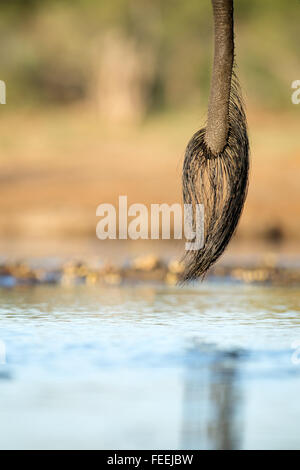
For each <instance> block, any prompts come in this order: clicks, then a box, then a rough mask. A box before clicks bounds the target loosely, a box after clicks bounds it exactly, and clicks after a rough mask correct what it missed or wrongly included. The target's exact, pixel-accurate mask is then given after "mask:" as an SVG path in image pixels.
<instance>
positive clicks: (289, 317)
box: [0, 283, 300, 449]
mask: <svg viewBox="0 0 300 470" xmlns="http://www.w3.org/2000/svg"><path fill="white" fill-rule="evenodd" d="M298 348H299V354H298ZM299 392H300V295H299V290H298V289H296V288H275V287H255V286H247V285H242V284H228V285H226V284H224V285H223V284H219V283H218V284H216V283H206V284H205V283H204V284H202V285H201V286H198V287H193V288H189V287H185V288H177V287H165V286H151V285H149V286H139V287H138V286H135V287H129V286H127V287H124V286H123V287H109V288H104V287H88V286H83V285H81V286H68V287H58V286H36V287H32V286H31V287H15V288H13V289H5V288H3V289H1V290H0V416H1V418H0V448H2V449H3V448H4V449H8V448H13V449H15V448H17V449H20V448H21V449H28V448H31V449H32V448H33V449H37V448H42V449H46V448H50V449H53V448H55V449H64V448H68V449H70V448H80V449H91V448H93V449H95V448H100V449H101V448H102V449H110V448H111V449H116V448H117V449H130V448H131V449H139V448H141V449H145V448H150V449H159V448H161V449H162V448H165V449H166V448H167V449H177V448H181V449H190V448H192V449H232V448H233V449H236V448H241V449H259V448H263V449H264V448H267V449H271V448H272V449H281V448H288V449H299V448H300V432H299V431H300V429H299V428H300V424H299V423H300V403H299Z"/></svg>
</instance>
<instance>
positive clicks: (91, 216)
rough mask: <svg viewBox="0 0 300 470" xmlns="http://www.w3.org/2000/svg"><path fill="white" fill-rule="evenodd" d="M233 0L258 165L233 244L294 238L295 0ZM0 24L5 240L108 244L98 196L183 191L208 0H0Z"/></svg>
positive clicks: (0, 222) (168, 195)
mask: <svg viewBox="0 0 300 470" xmlns="http://www.w3.org/2000/svg"><path fill="white" fill-rule="evenodd" d="M234 3H235V35H236V62H237V66H238V75H239V78H240V81H241V85H242V90H243V95H244V100H245V103H246V109H247V117H248V123H249V135H250V143H251V174H250V185H249V193H248V197H247V201H246V206H245V210H244V213H243V216H242V218H241V222H240V224H239V228H238V231H237V235H236V237H235V239H234V241H233V243H231V244H230V247H229V250H230V249H231V248H234V247H235V244H236V242H238V241H241V240H247V242H248V241H249V242H251V243H253V242H254V243H257V241H258V240H260V241H261V240H265V241H266V240H267V241H270V240H271V241H272V240H274V241H277V242H282V241H288V242H289V243H294V244H296V247H294V248H293V249H294V250H297V251H300V250H299V240H300V218H299V213H300V187H299V171H300V145H299V113H300V105H298V106H297V105H295V104H292V101H291V95H292V91H293V90H292V89H291V84H292V82H293V81H294V80H297V79H300V60H299V58H300V48H299V18H300V2H299V0H289V1H288V2H287V1H285V0H235V2H234ZM0 35H1V37H0V64H1V68H0V79H1V80H4V81H5V82H6V88H7V104H6V105H1V106H0V152H1V159H0V177H1V190H0V241H1V243H2V247H3V248H2V252H5V253H7V252H9V250H10V251H11V252H16V250H19V252H22V249H23V248H22V246H23V245H22V243H23V242H24V240H26V239H30V240H34V249H35V250H36V249H37V246H38V243H37V240H38V241H39V242H41V240H42V239H44V240H46V242H45V247H46V248H45V250H46V251H47V250H48V247H49V246H50V245H49V244H48V241H49V239H51V240H54V239H59V240H60V241H61V240H62V239H63V240H64V241H66V240H67V241H68V242H69V240H71V239H74V237H77V239H79V238H81V239H83V238H85V239H89V240H91V239H92V240H94V241H96V242H97V243H98V244H99V246H100V242H99V241H98V240H97V239H96V236H95V228H96V224H97V219H96V216H95V212H96V207H97V206H98V204H100V203H102V202H110V203H113V204H117V202H118V197H119V195H124V194H126V195H127V196H128V203H129V204H131V203H134V202H140V203H144V204H146V205H149V204H151V203H163V202H165V203H168V204H172V203H174V202H180V201H181V167H182V161H183V156H184V150H185V147H186V144H187V142H188V140H189V139H190V137H191V136H192V134H193V133H194V132H195V131H196V130H197V129H199V128H200V127H201V126H203V124H204V123H205V119H206V106H207V101H208V93H209V81H210V75H211V65H212V55H213V18H212V7H211V2H210V0H187V1H183V0H110V1H109V2H107V1H104V0H72V1H71V0H69V1H67V0H43V1H42V0H14V1H11V2H8V1H5V2H4V1H1V2H0ZM7 244H9V246H10V247H11V248H9V247H8V245H7ZM255 249H256V248H255ZM53 250H54V252H56V251H57V245H55V247H54V249H53Z"/></svg>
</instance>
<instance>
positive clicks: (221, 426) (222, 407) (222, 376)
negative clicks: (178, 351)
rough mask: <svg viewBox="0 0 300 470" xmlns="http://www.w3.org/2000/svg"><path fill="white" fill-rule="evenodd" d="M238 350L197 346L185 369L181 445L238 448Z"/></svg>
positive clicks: (190, 353) (203, 447)
mask: <svg viewBox="0 0 300 470" xmlns="http://www.w3.org/2000/svg"><path fill="white" fill-rule="evenodd" d="M240 362H241V353H240V352H239V351H226V352H222V351H215V350H213V349H211V348H210V347H209V348H208V347H207V346H205V347H202V346H197V347H194V348H193V349H191V350H189V351H188V353H187V361H186V369H185V372H184V375H185V378H184V391H183V423H182V437H181V448H182V449H207V450H211V449H224V450H229V449H239V448H240V447H241V443H242V416H241V414H242V413H241V411H242V387H241V380H240V377H239V375H240V374H239V370H240Z"/></svg>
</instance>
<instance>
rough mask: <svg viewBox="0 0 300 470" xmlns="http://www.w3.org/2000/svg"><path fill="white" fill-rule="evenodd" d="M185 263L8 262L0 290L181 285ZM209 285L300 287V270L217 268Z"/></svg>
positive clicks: (274, 265)
mask: <svg viewBox="0 0 300 470" xmlns="http://www.w3.org/2000/svg"><path fill="white" fill-rule="evenodd" d="M183 268H184V266H183V263H182V262H180V261H178V260H176V259H171V260H167V261H166V260H164V259H162V258H159V257H158V256H156V255H151V254H150V255H145V256H139V257H137V258H133V259H131V260H129V261H127V262H126V263H124V264H123V265H122V266H117V265H116V264H108V263H103V264H102V263H101V262H100V261H99V262H95V263H90V264H89V263H85V262H82V261H75V260H74V261H68V262H65V263H61V264H60V265H59V266H55V267H49V266H44V267H41V266H35V267H34V266H33V265H32V264H30V262H24V261H23V262H11V263H10V262H5V263H2V264H1V265H0V287H4V288H5V287H6V288H12V287H15V286H20V285H38V284H59V285H65V286H66V285H76V284H87V285H97V284H101V285H107V286H119V285H122V284H126V283H149V282H150V283H151V282H155V283H162V284H166V285H177V284H178V282H179V279H180V274H181V273H182V271H183ZM206 280H207V281H218V280H223V281H229V282H242V283H247V284H262V285H283V286H299V285H300V267H299V266H298V267H293V266H282V265H279V263H278V262H277V261H276V259H273V260H271V262H270V260H268V262H261V263H259V264H256V265H248V266H243V267H241V266H237V265H236V264H226V265H224V264H222V263H220V264H217V265H216V266H214V267H213V268H212V269H211V270H210V271H209V273H208V275H207V277H206Z"/></svg>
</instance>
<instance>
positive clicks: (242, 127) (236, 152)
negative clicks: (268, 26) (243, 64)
mask: <svg viewBox="0 0 300 470" xmlns="http://www.w3.org/2000/svg"><path fill="white" fill-rule="evenodd" d="M204 137H205V128H203V129H201V130H200V131H198V132H196V133H195V134H194V135H193V137H192V139H191V140H190V142H189V144H188V146H187V149H186V153H185V159H184V164H183V174H182V183H183V202H184V204H191V205H192V207H193V214H194V221H195V208H196V204H203V206H204V246H203V248H202V249H200V250H195V251H186V254H185V257H184V262H185V270H184V273H183V275H182V278H181V281H182V282H185V281H189V280H193V279H197V278H199V277H200V278H203V277H204V276H205V274H206V272H207V270H208V269H209V268H210V266H212V264H213V263H215V261H216V260H217V259H218V258H219V256H220V255H221V254H222V253H223V251H224V250H225V248H226V246H227V244H228V242H229V241H230V239H231V237H232V235H233V233H234V231H235V229H236V226H237V223H238V220H239V217H240V215H241V212H242V209H243V205H244V201H245V197H246V193H247V187H248V173H249V142H248V134H247V122H246V116H245V112H244V108H243V102H242V98H241V92H240V87H239V83H238V80H237V77H236V75H235V73H233V76H232V80H231V90H230V103H229V131H228V138H227V143H226V145H225V147H224V149H223V150H222V152H221V153H219V154H216V155H213V154H212V152H211V151H210V149H209V148H208V147H207V145H206V143H205V139H204Z"/></svg>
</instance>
